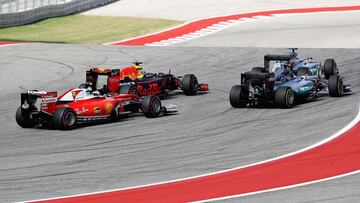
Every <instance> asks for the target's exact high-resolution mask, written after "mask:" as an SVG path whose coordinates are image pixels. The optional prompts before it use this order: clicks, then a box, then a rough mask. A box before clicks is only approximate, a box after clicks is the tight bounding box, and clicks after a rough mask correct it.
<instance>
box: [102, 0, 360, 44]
mask: <svg viewBox="0 0 360 203" xmlns="http://www.w3.org/2000/svg"><path fill="white" fill-rule="evenodd" d="M356 10H360V6H337V7H318V8H297V9H283V10H270V11H259V12H251V13H242V14H235V15H226V16H218V17H211V18H204V19H199V20H194V21H190V22H186V23H184V24H182V25H179V26H176V27H173V28H169V29H166V30H163V31H160V32H156V33H152V34H148V35H144V36H140V37H136V38H131V39H125V40H121V41H117V42H110V43H106V44H105V45H126V46H144V45H145V46H167V45H171V44H176V43H179V42H183V41H188V40H191V39H195V38H199V37H203V36H206V35H208V34H212V33H215V32H218V31H220V30H222V29H225V28H227V27H229V26H232V25H235V24H238V23H240V22H242V21H246V20H255V19H261V18H268V17H274V16H276V15H286V14H304V13H319V12H338V11H356Z"/></svg>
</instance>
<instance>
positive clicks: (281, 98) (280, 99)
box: [274, 87, 295, 108]
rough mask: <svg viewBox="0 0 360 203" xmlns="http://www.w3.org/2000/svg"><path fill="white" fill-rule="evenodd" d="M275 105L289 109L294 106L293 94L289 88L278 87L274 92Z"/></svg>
mask: <svg viewBox="0 0 360 203" xmlns="http://www.w3.org/2000/svg"><path fill="white" fill-rule="evenodd" d="M274 99H275V105H276V106H278V107H280V108H290V107H292V106H293V105H294V101H295V94H294V92H293V91H292V89H291V88H290V87H279V88H278V89H277V90H276V92H275V98H274Z"/></svg>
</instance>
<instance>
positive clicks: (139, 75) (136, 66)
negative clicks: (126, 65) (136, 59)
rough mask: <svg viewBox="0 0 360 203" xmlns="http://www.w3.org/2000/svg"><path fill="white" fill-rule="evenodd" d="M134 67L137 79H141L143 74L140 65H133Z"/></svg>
mask: <svg viewBox="0 0 360 203" xmlns="http://www.w3.org/2000/svg"><path fill="white" fill-rule="evenodd" d="M134 68H135V69H136V70H137V72H138V75H137V78H138V79H141V78H143V77H144V74H143V72H142V67H141V66H140V65H135V66H134Z"/></svg>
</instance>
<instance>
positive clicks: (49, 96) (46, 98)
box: [21, 90, 57, 112]
mask: <svg viewBox="0 0 360 203" xmlns="http://www.w3.org/2000/svg"><path fill="white" fill-rule="evenodd" d="M38 98H40V99H41V101H40V107H41V110H43V111H49V110H52V108H53V107H54V106H55V104H56V102H57V92H45V91H37V90H30V91H27V92H23V93H21V110H22V111H23V112H24V111H31V110H32V109H33V106H35V103H36V101H37V99H38Z"/></svg>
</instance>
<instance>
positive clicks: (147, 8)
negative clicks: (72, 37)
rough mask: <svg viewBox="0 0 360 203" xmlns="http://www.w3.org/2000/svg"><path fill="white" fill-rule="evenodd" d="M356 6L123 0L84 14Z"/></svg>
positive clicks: (208, 13) (337, 0) (354, 0)
mask: <svg viewBox="0 0 360 203" xmlns="http://www.w3.org/2000/svg"><path fill="white" fill-rule="evenodd" d="M352 5H360V0H346V1H343V0H306V1H303V0H257V1H253V0H222V1H218V0H197V1H193V0H181V1H169V0H120V1H117V2H115V3H112V4H109V5H106V6H103V7H100V8H97V9H93V10H90V11H86V12H84V13H83V14H85V15H100V16H133V17H145V18H165V19H173V20H183V21H189V20H195V19H199V18H208V17H214V16H221V15H230V14H238V13H244V12H254V11H266V10H275V9H290V8H311V7H327V6H352Z"/></svg>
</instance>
